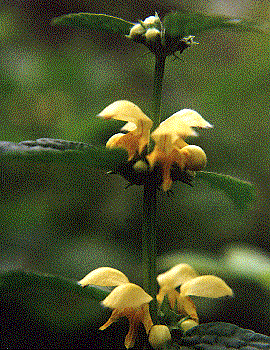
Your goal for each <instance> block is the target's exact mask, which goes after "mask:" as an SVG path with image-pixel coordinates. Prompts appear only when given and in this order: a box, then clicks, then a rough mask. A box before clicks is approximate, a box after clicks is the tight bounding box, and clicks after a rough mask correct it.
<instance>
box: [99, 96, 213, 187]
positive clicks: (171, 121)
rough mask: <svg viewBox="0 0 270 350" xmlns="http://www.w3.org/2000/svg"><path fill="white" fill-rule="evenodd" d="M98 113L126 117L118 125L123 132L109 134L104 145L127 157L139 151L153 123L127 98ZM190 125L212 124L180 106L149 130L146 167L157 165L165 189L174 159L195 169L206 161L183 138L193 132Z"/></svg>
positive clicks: (183, 166) (203, 155)
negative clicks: (151, 147) (120, 150)
mask: <svg viewBox="0 0 270 350" xmlns="http://www.w3.org/2000/svg"><path fill="white" fill-rule="evenodd" d="M98 116H100V117H102V118H104V119H117V120H123V121H127V122H128V123H127V124H126V125H125V126H124V127H123V128H122V130H123V131H128V133H127V134H124V133H118V134H115V135H113V136H112V137H111V138H110V139H109V140H108V142H107V144H106V147H109V148H114V147H120V148H124V149H126V150H127V152H128V156H129V158H128V160H129V161H130V160H131V159H132V158H134V156H135V155H140V154H141V153H142V151H143V150H144V148H145V147H146V146H147V145H148V143H149V138H150V129H151V127H152V125H153V122H152V121H151V119H149V118H148V117H147V116H146V115H145V114H144V113H143V112H142V110H141V109H140V108H139V107H138V106H136V105H135V104H134V103H132V102H129V101H124V100H123V101H116V102H114V103H112V104H110V105H109V106H108V107H106V108H105V109H104V110H103V111H102V112H101V113H100V114H99V115H98ZM192 127H199V128H209V127H212V125H211V124H209V123H208V122H207V121H206V120H204V119H203V118H202V117H201V115H200V114H199V113H197V112H195V111H193V110H191V109H182V110H180V111H178V112H176V113H174V114H173V115H172V116H171V117H169V118H168V119H166V120H165V121H163V122H162V123H161V124H160V125H159V126H158V127H157V128H156V130H154V131H153V132H152V134H151V138H152V139H153V140H154V141H155V147H154V150H153V151H152V152H151V153H150V154H149V155H147V156H146V159H147V161H148V162H149V164H150V167H151V168H153V167H154V166H155V164H159V165H160V166H161V169H162V170H161V171H162V178H163V182H162V188H163V190H164V191H167V190H168V189H169V188H170V187H171V185H172V179H171V176H170V174H171V167H172V165H173V164H174V163H176V164H177V165H178V166H179V167H180V169H181V170H182V171H183V170H190V171H199V170H202V169H203V168H204V167H205V165H206V154H205V152H204V151H203V150H202V149H201V148H200V147H199V146H195V145H188V144H187V143H186V142H185V141H184V140H185V139H186V138H187V137H188V136H197V133H196V132H195V130H194V129H193V128H192Z"/></svg>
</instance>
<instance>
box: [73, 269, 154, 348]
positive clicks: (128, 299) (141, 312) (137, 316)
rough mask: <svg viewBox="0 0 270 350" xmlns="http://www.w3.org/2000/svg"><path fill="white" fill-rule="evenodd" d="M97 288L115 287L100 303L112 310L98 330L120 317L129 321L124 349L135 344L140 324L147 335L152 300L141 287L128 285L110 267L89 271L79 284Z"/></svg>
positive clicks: (150, 325) (124, 279) (122, 276)
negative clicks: (96, 286) (97, 286)
mask: <svg viewBox="0 0 270 350" xmlns="http://www.w3.org/2000/svg"><path fill="white" fill-rule="evenodd" d="M79 283H80V284H81V285H83V286H85V285H88V284H92V285H99V286H116V285H117V287H116V288H115V289H114V290H113V291H112V292H111V293H110V294H109V295H108V296H107V298H105V299H104V300H103V301H102V305H104V306H106V307H109V308H111V309H113V312H112V314H111V317H110V318H109V320H108V321H107V322H106V323H105V324H104V325H103V326H101V327H100V328H99V329H100V330H104V329H106V328H107V327H108V326H110V325H111V324H112V323H114V322H115V321H117V320H118V319H119V318H121V317H127V318H128V320H129V331H128V334H127V336H126V338H125V346H126V348H132V347H133V346H134V344H135V340H136V336H137V333H138V329H139V327H140V323H142V324H143V325H144V328H145V330H146V333H147V334H149V332H150V329H151V328H152V326H153V322H152V319H151V316H150V312H149V305H148V304H149V303H150V301H151V300H152V299H153V298H152V297H151V296H150V295H149V294H147V293H146V292H145V291H144V290H143V289H142V288H141V287H139V286H137V285H136V284H133V283H129V281H128V278H127V277H126V276H125V275H124V274H123V273H122V272H121V271H118V270H116V269H113V268H110V267H101V268H98V269H96V270H94V271H91V272H90V273H89V274H88V275H87V276H85V277H84V278H83V279H82V280H81V281H80V282H79Z"/></svg>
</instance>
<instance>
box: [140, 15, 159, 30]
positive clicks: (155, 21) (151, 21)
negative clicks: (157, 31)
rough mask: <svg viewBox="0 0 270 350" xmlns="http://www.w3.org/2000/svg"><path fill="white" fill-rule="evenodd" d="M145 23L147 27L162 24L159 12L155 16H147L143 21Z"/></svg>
mask: <svg viewBox="0 0 270 350" xmlns="http://www.w3.org/2000/svg"><path fill="white" fill-rule="evenodd" d="M143 24H144V25H145V26H146V27H156V26H157V27H160V25H161V21H160V18H159V17H158V14H157V13H156V14H155V16H149V17H147V18H145V20H144V21H143Z"/></svg>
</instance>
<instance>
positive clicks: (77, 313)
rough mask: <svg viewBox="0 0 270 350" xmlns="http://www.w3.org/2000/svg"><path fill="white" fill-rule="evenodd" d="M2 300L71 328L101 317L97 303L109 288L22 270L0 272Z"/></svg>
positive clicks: (100, 309)
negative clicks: (80, 283) (86, 285)
mask: <svg viewBox="0 0 270 350" xmlns="http://www.w3.org/2000/svg"><path fill="white" fill-rule="evenodd" d="M0 291H1V295H2V296H3V297H2V302H5V301H6V302H9V301H10V300H13V302H14V301H15V300H16V302H17V303H19V304H22V307H23V308H24V309H26V310H28V312H29V313H30V314H32V315H34V316H35V317H36V318H38V319H44V320H45V321H46V322H49V323H53V324H56V325H58V326H59V325H61V327H64V328H72V327H74V326H76V324H78V323H79V324H82V323H83V322H85V321H86V320H91V319H92V320H94V319H95V318H100V317H101V312H102V307H101V306H100V305H99V302H100V301H101V300H103V299H104V298H106V296H107V295H108V294H109V293H110V291H109V290H108V289H106V288H101V287H97V286H88V287H86V288H83V287H81V286H80V285H79V284H78V283H77V282H76V281H71V280H68V279H64V278H61V277H56V276H51V275H45V274H38V273H33V272H26V271H8V272H5V273H2V274H0Z"/></svg>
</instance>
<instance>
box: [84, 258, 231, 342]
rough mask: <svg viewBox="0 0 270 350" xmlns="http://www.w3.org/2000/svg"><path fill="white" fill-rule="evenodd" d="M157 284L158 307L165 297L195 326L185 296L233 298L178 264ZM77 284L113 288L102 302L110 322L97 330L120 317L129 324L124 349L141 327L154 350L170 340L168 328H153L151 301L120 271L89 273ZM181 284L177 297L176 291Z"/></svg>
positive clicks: (213, 280) (221, 285)
mask: <svg viewBox="0 0 270 350" xmlns="http://www.w3.org/2000/svg"><path fill="white" fill-rule="evenodd" d="M157 281H158V283H159V285H160V290H159V293H158V295H157V301H158V303H159V304H160V305H161V304H162V301H163V299H164V296H165V295H166V294H168V298H169V302H170V305H171V308H172V309H174V306H175V302H176V301H177V309H178V312H179V313H180V314H181V315H188V316H190V317H191V318H192V319H193V320H194V321H195V322H193V323H192V327H193V326H194V325H197V324H198V316H197V313H196V307H195V305H194V303H193V302H192V301H191V299H190V298H189V297H188V295H196V296H202V297H209V298H219V297H222V296H228V295H233V292H232V290H231V288H230V287H228V286H227V284H226V283H225V282H224V281H223V280H222V279H220V278H218V277H216V276H211V275H209V276H200V277H197V273H196V272H195V271H194V270H193V269H192V267H190V266H189V265H187V264H179V265H177V266H175V267H174V268H172V269H170V270H169V271H167V272H165V273H163V274H161V275H159V276H158V277H157ZM79 283H80V284H81V285H82V286H83V287H84V286H87V285H98V286H107V287H112V286H116V288H114V289H113V291H112V292H111V293H110V294H109V295H108V296H107V298H105V299H104V300H103V302H102V304H103V305H104V306H106V307H109V308H111V309H113V312H112V314H111V317H110V318H109V320H108V321H107V322H106V323H105V324H104V325H103V326H101V327H100V330H104V329H106V328H107V327H108V326H110V325H111V324H112V323H114V322H115V321H117V320H118V319H119V318H121V317H127V318H128V320H129V331H128V334H127V336H126V338H125V346H126V347H127V348H131V347H133V346H134V344H135V340H136V336H137V333H138V329H139V326H140V323H142V324H143V325H144V328H145V331H146V334H147V335H148V337H149V338H148V339H149V342H150V344H151V346H152V347H153V348H160V347H162V345H163V344H165V343H166V342H167V341H169V340H170V339H171V335H170V331H169V328H168V327H167V326H165V325H154V323H153V321H152V319H151V315H150V312H149V303H150V301H151V300H152V299H153V298H152V297H151V296H150V295H149V294H147V293H146V292H145V291H144V290H143V289H142V288H141V287H139V286H137V285H136V284H133V283H130V282H129V280H128V278H127V277H126V276H125V275H124V274H123V273H122V272H120V271H118V270H116V269H113V268H110V267H101V268H98V269H96V270H94V271H91V272H90V273H89V274H88V275H87V276H85V277H84V278H83V279H82V280H81V281H79ZM180 284H182V286H181V289H180V293H178V292H177V291H176V290H175V288H176V287H178V286H179V285H180Z"/></svg>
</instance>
